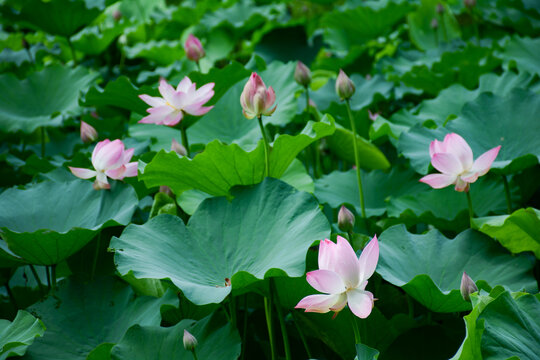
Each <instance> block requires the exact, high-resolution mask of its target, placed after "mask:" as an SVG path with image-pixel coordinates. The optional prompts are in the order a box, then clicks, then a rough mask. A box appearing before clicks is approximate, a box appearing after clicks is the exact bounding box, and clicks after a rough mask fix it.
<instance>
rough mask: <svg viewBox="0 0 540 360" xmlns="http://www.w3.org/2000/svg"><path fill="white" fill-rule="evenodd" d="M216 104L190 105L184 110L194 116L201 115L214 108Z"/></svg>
mask: <svg viewBox="0 0 540 360" xmlns="http://www.w3.org/2000/svg"><path fill="white" fill-rule="evenodd" d="M213 107H214V106H200V105H190V106H186V107H185V108H184V111H185V112H186V113H187V114H190V115H194V116H201V115H204V114H206V113H207V112H209V111H210V110H212V108H213Z"/></svg>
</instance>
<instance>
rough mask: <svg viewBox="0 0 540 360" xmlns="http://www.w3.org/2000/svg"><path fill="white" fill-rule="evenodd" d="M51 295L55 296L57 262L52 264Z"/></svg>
mask: <svg viewBox="0 0 540 360" xmlns="http://www.w3.org/2000/svg"><path fill="white" fill-rule="evenodd" d="M51 282H52V285H51V295H52V296H53V297H54V296H55V292H56V264H54V265H51Z"/></svg>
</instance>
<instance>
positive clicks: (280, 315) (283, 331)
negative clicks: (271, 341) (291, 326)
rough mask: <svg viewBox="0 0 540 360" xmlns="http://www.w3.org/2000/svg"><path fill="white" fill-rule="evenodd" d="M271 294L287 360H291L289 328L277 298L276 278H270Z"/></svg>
mask: <svg viewBox="0 0 540 360" xmlns="http://www.w3.org/2000/svg"><path fill="white" fill-rule="evenodd" d="M270 294H271V295H272V296H274V305H275V306H276V311H277V315H278V319H279V327H280V328H281V336H282V337H283V347H284V348H285V359H286V360H291V359H292V358H291V348H290V346H289V335H288V334H287V326H286V325H285V318H284V317H283V313H282V311H281V305H280V303H279V298H278V296H277V291H276V287H275V284H274V278H270Z"/></svg>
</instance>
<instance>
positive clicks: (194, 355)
mask: <svg viewBox="0 0 540 360" xmlns="http://www.w3.org/2000/svg"><path fill="white" fill-rule="evenodd" d="M191 353H192V354H193V359H194V360H199V358H198V357H197V354H196V353H195V349H193V350H191Z"/></svg>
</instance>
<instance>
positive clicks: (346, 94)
mask: <svg viewBox="0 0 540 360" xmlns="http://www.w3.org/2000/svg"><path fill="white" fill-rule="evenodd" d="M355 91H356V88H355V87H354V84H353V82H352V80H351V79H349V77H348V76H347V74H345V72H344V71H343V70H341V69H340V70H339V75H338V77H337V80H336V92H337V94H338V96H339V97H340V99H341V100H349V99H350V98H351V96H353V95H354V92H355Z"/></svg>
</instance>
